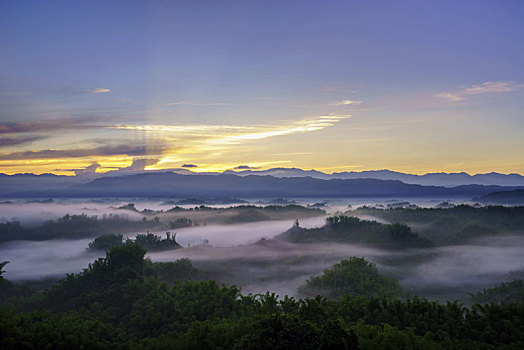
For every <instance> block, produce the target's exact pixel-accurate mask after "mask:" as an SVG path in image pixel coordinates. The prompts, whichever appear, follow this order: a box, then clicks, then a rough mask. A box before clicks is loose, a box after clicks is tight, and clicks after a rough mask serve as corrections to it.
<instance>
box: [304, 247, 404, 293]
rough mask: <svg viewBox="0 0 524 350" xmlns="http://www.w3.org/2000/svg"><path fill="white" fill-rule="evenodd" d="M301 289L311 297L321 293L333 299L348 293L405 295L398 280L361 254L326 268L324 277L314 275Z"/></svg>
mask: <svg viewBox="0 0 524 350" xmlns="http://www.w3.org/2000/svg"><path fill="white" fill-rule="evenodd" d="M300 292H301V293H302V294H304V295H308V296H315V295H318V294H321V295H324V296H327V297H329V298H333V299H336V298H339V297H341V296H343V295H346V294H347V295H352V296H366V297H371V296H385V297H387V298H395V297H400V296H401V295H402V294H403V293H402V288H401V287H400V285H399V284H398V282H396V281H395V280H393V279H392V278H389V277H385V276H382V275H381V274H380V273H379V272H378V270H377V267H376V265H375V264H374V263H372V262H369V261H366V260H365V259H364V258H357V257H351V258H350V259H345V260H342V261H341V262H339V263H338V264H335V265H333V267H332V268H331V269H327V270H324V272H323V273H322V275H320V276H311V277H310V279H308V280H307V281H306V284H305V285H303V286H302V287H301V288H300Z"/></svg>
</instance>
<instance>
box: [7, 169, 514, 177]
mask: <svg viewBox="0 0 524 350" xmlns="http://www.w3.org/2000/svg"><path fill="white" fill-rule="evenodd" d="M237 168H238V167H236V168H231V169H225V170H220V171H197V170H196V169H188V168H184V167H180V168H167V169H155V170H147V169H137V170H131V169H119V170H109V171H107V172H96V171H94V172H88V173H83V172H78V171H77V172H76V173H74V174H55V173H52V172H43V173H33V172H26V173H13V174H8V173H4V172H0V174H3V175H8V176H13V175H56V176H69V177H82V176H86V175H87V176H89V175H90V176H102V177H103V176H104V175H106V174H117V175H120V174H121V175H135V174H145V173H158V172H173V173H177V174H179V175H214V174H218V175H221V174H227V173H232V174H233V175H235V174H237V173H238V174H241V173H243V172H252V173H253V174H255V175H256V174H257V173H259V172H267V171H274V170H282V171H286V170H298V171H303V172H319V173H322V174H325V175H336V174H344V173H355V174H360V173H368V172H370V173H373V172H374V173H378V172H390V173H395V174H402V175H412V176H424V175H461V174H465V175H468V176H476V175H491V174H497V175H504V176H510V175H518V176H523V177H524V174H520V173H500V172H496V171H490V172H485V173H468V172H465V171H459V172H428V173H419V174H417V173H407V172H401V171H397V170H391V169H370V170H361V171H354V170H347V171H332V172H325V171H321V170H318V169H313V168H311V169H302V168H296V167H290V168H285V167H278V168H267V169H261V168H251V169H244V168H242V169H237ZM183 172H188V174H184V173H183Z"/></svg>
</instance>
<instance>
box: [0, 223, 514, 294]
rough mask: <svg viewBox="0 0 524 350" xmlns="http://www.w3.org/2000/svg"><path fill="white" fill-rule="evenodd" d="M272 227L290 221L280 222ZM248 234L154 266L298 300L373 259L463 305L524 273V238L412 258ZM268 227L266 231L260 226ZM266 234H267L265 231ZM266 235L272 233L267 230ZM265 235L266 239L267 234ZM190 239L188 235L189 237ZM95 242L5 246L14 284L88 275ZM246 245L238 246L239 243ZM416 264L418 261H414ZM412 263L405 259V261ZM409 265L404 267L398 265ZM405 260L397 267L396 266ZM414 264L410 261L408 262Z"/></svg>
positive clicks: (181, 252) (419, 289)
mask: <svg viewBox="0 0 524 350" xmlns="http://www.w3.org/2000/svg"><path fill="white" fill-rule="evenodd" d="M273 224H274V226H273V227H272V229H276V228H277V227H278V225H284V223H273ZM235 226H241V227H242V229H245V228H251V229H253V230H255V228H256V227H257V226H256V225H251V224H249V225H248V224H246V225H232V226H231V227H229V228H230V229H231V230H230V232H229V233H228V234H229V235H230V236H229V237H230V238H231V237H234V235H235V234H237V233H238V234H241V233H242V232H244V233H245V235H244V236H243V237H242V239H240V238H238V239H234V238H233V241H234V243H232V244H231V245H230V246H226V245H225V242H226V240H225V239H217V240H216V242H217V243H218V244H222V246H206V245H193V246H192V247H191V248H184V249H178V250H171V251H164V252H152V253H148V254H147V256H148V257H150V258H151V259H152V260H153V261H174V260H177V259H180V258H189V259H191V260H192V261H193V265H194V266H195V267H196V268H198V269H200V270H202V271H204V272H205V273H207V274H210V275H211V276H213V278H216V279H217V280H218V282H219V283H226V284H236V285H240V286H242V290H243V292H245V293H255V294H256V293H265V292H266V291H273V292H276V293H277V294H279V295H281V296H283V295H294V296H297V288H298V287H299V286H300V285H302V284H304V283H305V281H306V279H307V278H309V276H311V275H313V274H318V273H321V272H322V271H323V270H324V269H326V268H328V267H330V266H332V265H333V264H334V263H336V262H338V261H340V260H341V259H344V258H349V257H351V256H358V257H365V258H366V259H367V260H370V261H373V262H375V263H376V264H377V267H378V268H379V270H381V271H382V272H383V273H385V274H388V275H391V276H393V277H395V278H397V279H398V280H399V282H400V284H401V285H402V286H403V287H404V288H405V289H406V291H407V292H408V293H410V294H411V295H422V296H426V297H429V298H430V299H440V300H448V299H461V300H464V301H467V300H468V298H469V294H468V293H470V292H477V291H480V290H482V289H483V288H487V287H490V286H493V285H495V284H497V283H499V282H501V281H508V280H510V277H509V275H508V273H510V272H512V271H518V270H523V269H524V255H523V254H522V252H523V251H524V237H517V236H509V237H493V238H489V239H483V240H481V241H478V242H476V243H475V244H471V245H460V246H453V247H441V248H435V249H417V250H410V251H407V252H398V251H387V250H382V249H372V248H369V247H363V246H359V245H352V244H336V243H317V244H293V243H287V242H282V241H278V240H267V239H266V240H260V241H258V242H255V243H254V244H246V243H248V242H249V241H250V240H251V239H254V238H256V237H259V236H257V235H256V234H253V233H251V232H245V231H243V230H242V229H240V228H238V227H235ZM260 226H262V225H260ZM227 228H228V227H209V228H208V227H205V228H195V229H192V230H191V231H194V232H195V234H194V236H193V239H189V238H187V241H193V242H194V241H196V240H197V237H198V239H199V238H200V237H204V236H205V235H204V234H203V233H196V231H198V230H199V229H201V230H204V231H205V233H206V234H210V233H211V232H216V233H217V234H220V233H221V232H225V231H224V230H227ZM259 232H262V231H259ZM264 232H265V233H266V234H267V232H269V231H264ZM259 234H260V233H259ZM181 237H182V235H181ZM89 241H90V240H89V239H82V240H74V241H71V240H52V241H44V242H28V241H16V242H8V243H5V244H2V245H0V256H1V260H9V261H11V263H10V264H9V265H7V266H6V270H7V272H6V274H5V276H6V278H8V279H11V280H15V281H16V280H27V279H39V278H43V277H48V276H57V277H62V276H64V275H65V274H66V273H72V272H80V271H81V270H82V269H83V268H85V267H87V265H88V263H89V262H92V261H93V260H94V259H96V258H97V257H99V256H102V255H103V253H102V252H100V254H87V253H86V250H85V249H86V247H87V245H88V243H89ZM239 242H240V243H244V244H241V245H237V243H239ZM411 258H413V259H411ZM402 259H404V260H405V261H404V260H402ZM399 260H400V261H403V262H402V263H398V261H399ZM395 261H397V263H395ZM406 261H407V263H406Z"/></svg>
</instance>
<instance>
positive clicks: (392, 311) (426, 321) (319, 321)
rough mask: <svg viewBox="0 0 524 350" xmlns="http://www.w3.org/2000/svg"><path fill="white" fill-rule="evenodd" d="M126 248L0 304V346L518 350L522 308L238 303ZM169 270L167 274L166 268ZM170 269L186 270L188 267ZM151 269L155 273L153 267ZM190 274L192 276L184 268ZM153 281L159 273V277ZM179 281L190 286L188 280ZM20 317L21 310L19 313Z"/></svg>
mask: <svg viewBox="0 0 524 350" xmlns="http://www.w3.org/2000/svg"><path fill="white" fill-rule="evenodd" d="M144 254H145V249H144V248H143V247H141V246H140V245H138V244H136V243H132V242H127V243H126V244H124V245H122V246H120V247H114V248H111V249H110V250H109V251H108V252H107V255H106V257H105V258H100V259H98V260H96V261H95V262H93V263H92V264H90V265H89V267H88V268H87V269H85V270H84V271H83V272H82V273H80V274H76V275H68V276H67V277H66V278H65V279H64V280H61V281H60V283H59V284H58V285H56V286H54V287H52V288H51V289H49V290H46V291H43V292H39V293H36V294H34V295H31V296H29V297H26V298H21V297H17V298H10V299H8V300H7V301H6V300H4V304H7V305H5V306H1V307H0V347H1V348H2V349H20V348H53V349H71V348H75V349H76V348H84V349H85V348H97V349H115V348H116V349H130V348H133V349H164V348H176V349H219V348H222V349H357V346H358V348H359V349H495V348H497V349H521V348H522V347H523V346H524V303H519V304H517V303H504V304H488V305H483V306H481V305H474V306H473V307H472V308H470V309H468V308H465V307H464V306H463V305H461V304H459V303H457V302H454V303H447V304H440V303H438V302H431V301H428V300H426V299H420V298H417V297H414V298H413V299H410V300H405V301H402V300H389V299H387V298H384V297H376V296H371V297H355V296H352V295H349V294H348V295H344V296H342V297H340V298H339V299H337V300H329V299H325V298H323V297H320V296H317V297H315V298H306V299H298V300H297V299H294V298H290V297H287V296H286V297H284V298H281V299H280V298H278V296H276V295H274V294H269V293H267V294H264V295H242V294H241V293H240V290H239V289H238V288H236V287H234V286H232V287H225V286H219V285H217V284H216V283H215V282H213V281H201V282H196V281H180V280H175V281H173V282H172V284H171V285H168V284H167V283H166V282H165V281H163V280H162V279H161V278H159V277H158V276H159V275H158V274H155V272H151V271H154V270H157V271H166V270H169V269H170V268H169V267H166V266H167V265H164V266H162V267H158V266H156V263H151V262H149V261H148V260H147V259H144ZM175 265H176V266H177V267H174V266H175ZM175 265H171V268H174V269H175V270H177V269H178V270H179V272H182V271H186V272H187V271H191V269H192V267H191V265H190V262H188V261H183V262H179V263H176V264H175ZM152 266H154V267H152ZM188 268H190V269H188ZM160 275H161V273H160ZM185 277H188V275H186V276H185ZM24 310H25V311H24Z"/></svg>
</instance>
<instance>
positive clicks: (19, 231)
mask: <svg viewBox="0 0 524 350" xmlns="http://www.w3.org/2000/svg"><path fill="white" fill-rule="evenodd" d="M158 225H159V222H158V221H157V220H147V219H146V220H141V221H135V220H130V219H128V218H127V217H125V216H120V215H113V214H109V215H103V216H102V217H100V218H99V217H97V216H88V215H85V214H81V215H69V214H66V215H64V216H63V217H61V218H58V219H56V220H48V221H46V222H44V223H43V224H42V225H40V226H36V227H23V226H22V225H21V224H20V222H18V221H8V222H6V223H0V242H5V241H12V240H36V241H38V240H48V239H56V238H67V239H77V238H83V237H93V236H98V235H101V234H108V233H112V232H125V231H126V230H130V229H133V230H136V229H147V228H152V227H156V226H158Z"/></svg>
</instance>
